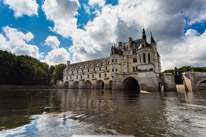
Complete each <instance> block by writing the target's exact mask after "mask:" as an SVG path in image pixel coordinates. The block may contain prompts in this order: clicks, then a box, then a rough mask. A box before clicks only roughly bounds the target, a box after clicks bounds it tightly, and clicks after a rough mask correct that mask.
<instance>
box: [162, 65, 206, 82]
mask: <svg viewBox="0 0 206 137" xmlns="http://www.w3.org/2000/svg"><path fill="white" fill-rule="evenodd" d="M187 71H194V72H206V67H193V66H183V67H180V68H176V67H175V68H174V69H168V70H165V71H164V72H170V73H173V74H174V77H175V82H176V84H183V79H182V73H183V72H187Z"/></svg>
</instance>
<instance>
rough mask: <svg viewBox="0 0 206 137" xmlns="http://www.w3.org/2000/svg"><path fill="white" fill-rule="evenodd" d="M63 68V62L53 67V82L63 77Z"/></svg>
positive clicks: (64, 66)
mask: <svg viewBox="0 0 206 137" xmlns="http://www.w3.org/2000/svg"><path fill="white" fill-rule="evenodd" d="M65 68H66V65H65V64H59V65H56V66H55V67H54V72H53V79H54V83H55V84H56V82H57V80H60V79H62V78H63V71H64V69H65Z"/></svg>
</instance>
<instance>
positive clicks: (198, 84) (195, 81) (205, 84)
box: [182, 72, 206, 91]
mask: <svg viewBox="0 0 206 137" xmlns="http://www.w3.org/2000/svg"><path fill="white" fill-rule="evenodd" d="M182 76H183V80H184V86H185V90H186V91H197V90H199V89H206V72H184V73H183V74H182Z"/></svg>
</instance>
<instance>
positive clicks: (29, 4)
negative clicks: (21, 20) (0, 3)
mask: <svg viewBox="0 0 206 137" xmlns="http://www.w3.org/2000/svg"><path fill="white" fill-rule="evenodd" d="M4 4H7V5H9V8H10V9H12V10H13V11H14V16H15V17H21V16H23V15H28V16H32V15H38V8H39V5H38V4H37V3H36V0H4Z"/></svg>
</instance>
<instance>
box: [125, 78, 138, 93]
mask: <svg viewBox="0 0 206 137" xmlns="http://www.w3.org/2000/svg"><path fill="white" fill-rule="evenodd" d="M123 87H124V89H125V90H130V91H137V92H140V86H139V83H138V81H137V80H136V79H135V78H133V77H127V78H126V79H125V80H124V81H123Z"/></svg>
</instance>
